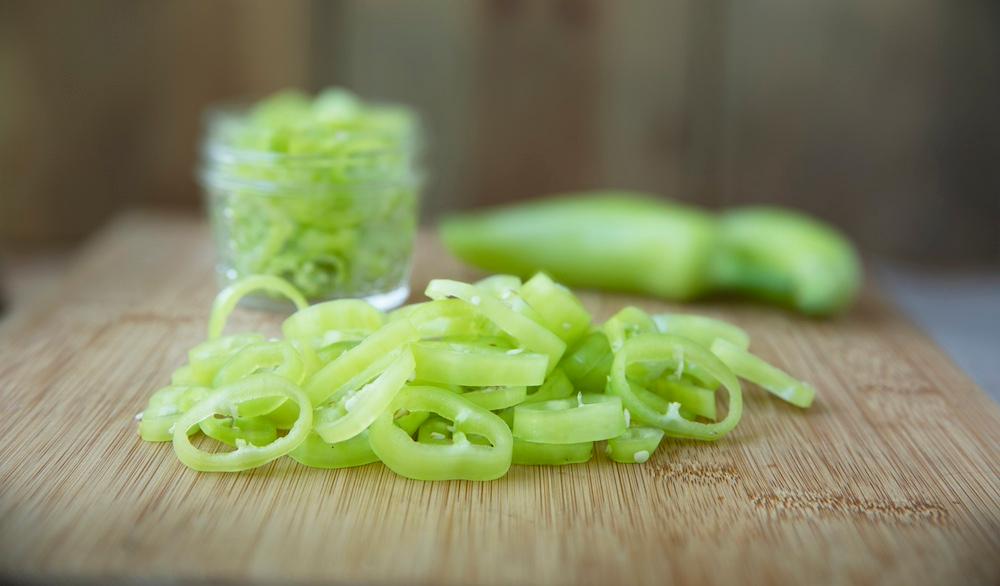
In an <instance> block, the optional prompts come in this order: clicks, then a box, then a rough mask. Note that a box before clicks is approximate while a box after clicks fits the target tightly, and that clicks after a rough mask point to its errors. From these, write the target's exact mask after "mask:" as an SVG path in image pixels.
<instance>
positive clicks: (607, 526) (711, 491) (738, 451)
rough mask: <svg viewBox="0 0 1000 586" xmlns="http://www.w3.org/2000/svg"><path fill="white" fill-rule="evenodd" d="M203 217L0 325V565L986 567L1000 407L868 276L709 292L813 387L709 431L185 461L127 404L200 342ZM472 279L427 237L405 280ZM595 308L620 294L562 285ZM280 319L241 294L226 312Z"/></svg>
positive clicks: (812, 573)
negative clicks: (486, 469) (429, 461)
mask: <svg viewBox="0 0 1000 586" xmlns="http://www.w3.org/2000/svg"><path fill="white" fill-rule="evenodd" d="M211 264H212V250H211V248H210V244H209V241H208V234H207V231H206V229H205V227H204V226H203V225H202V224H200V223H199V222H197V221H194V220H189V219H185V218H177V217H175V218H170V217H162V216H157V217H150V216H130V217H128V218H126V219H124V220H122V221H120V222H118V223H117V224H115V225H114V226H113V227H111V228H110V229H109V230H108V231H106V232H105V233H104V234H103V235H102V236H101V237H100V238H99V239H98V240H96V241H95V242H94V243H92V245H91V246H90V247H89V249H88V250H87V251H86V252H85V253H84V254H83V255H82V256H81V257H80V259H79V261H78V262H77V264H76V265H75V266H74V268H73V269H72V270H71V271H69V274H68V276H67V277H66V281H65V283H64V285H63V286H62V289H61V294H60V295H59V296H57V299H55V300H54V301H51V302H43V303H40V304H38V305H36V306H35V308H34V310H33V311H31V312H28V313H23V314H21V316H20V318H19V319H17V320H15V323H14V324H13V325H11V326H9V327H6V328H5V329H4V330H3V332H0V380H2V381H3V385H2V386H0V405H3V417H0V578H5V580H0V581H7V580H11V579H29V580H38V581H51V580H54V579H58V578H71V579H76V580H90V581H94V582H97V583H107V582H114V581H140V580H142V581H147V580H148V581H153V582H155V581H171V582H172V583H173V582H175V581H178V580H179V581H185V580H192V581H206V580H208V581H216V580H219V581H228V582H233V583H291V582H301V583H309V582H319V581H323V582H334V583H354V582H366V583H369V582H378V583H391V582H398V583H435V584H436V583H540V584H553V583H593V584H609V583H633V582H634V583H671V582H673V583H718V584H723V583H730V584H732V583H745V582H749V583H770V582H779V581H780V582H788V583H852V584H863V583H875V582H878V583H909V584H916V583H948V584H975V583H982V584H988V583H996V582H997V580H998V579H1000V562H998V557H997V555H996V554H997V552H998V551H1000V482H998V477H1000V474H998V472H1000V470H998V461H1000V459H998V458H997V454H998V447H1000V409H998V408H997V406H996V405H995V404H994V403H992V402H991V401H990V400H989V399H988V398H987V397H986V396H985V395H984V394H983V393H982V392H981V390H979V389H978V388H976V386H975V385H974V384H973V383H971V382H970V381H969V379H968V378H967V377H966V376H965V375H964V374H963V373H961V372H960V371H959V370H958V369H957V368H956V367H955V366H954V365H953V364H952V363H951V362H950V361H949V360H948V359H947V358H946V357H945V356H944V355H943V354H942V353H941V352H940V351H939V350H938V349H937V348H936V347H934V346H933V344H931V343H930V342H929V341H928V340H927V338H926V337H924V336H923V335H922V334H921V333H920V332H919V331H918V330H916V329H915V328H914V327H913V326H912V325H910V324H909V323H908V322H907V321H905V320H904V319H903V318H902V317H900V315H899V314H897V313H896V312H895V311H894V310H893V309H892V308H890V307H889V306H887V305H886V304H885V303H883V302H882V301H880V299H879V297H878V295H877V294H876V293H874V292H870V293H868V294H867V295H866V296H865V297H864V298H863V299H862V301H861V303H860V304H859V306H858V307H857V308H856V309H855V310H854V311H852V312H851V313H850V314H849V315H847V316H845V317H844V318H842V319H839V320H836V321H814V320H807V319H803V318H799V317H796V316H793V315H789V314H787V313H783V312H781V311H779V310H774V309H771V308H764V307H758V306H751V305H732V304H725V303H721V302H719V303H708V304H700V305H698V306H697V310H699V311H703V312H704V313H706V314H710V315H717V316H723V317H726V318H727V319H731V320H733V321H735V322H736V323H738V324H740V325H741V326H744V327H746V328H747V329H748V330H749V331H750V332H751V334H752V335H753V336H754V342H755V347H756V350H757V351H758V352H759V353H760V354H761V355H762V356H764V357H765V358H767V359H769V360H773V361H774V362H775V363H777V364H778V365H780V366H782V367H784V368H787V369H788V370H790V371H792V372H794V373H797V374H800V375H802V376H803V377H804V378H807V379H810V380H812V381H814V382H815V383H816V384H817V386H818V387H819V389H820V397H819V400H818V401H817V404H816V405H815V406H814V407H813V408H812V409H811V410H809V411H807V412H801V411H799V410H797V409H795V408H793V407H790V406H788V405H785V404H783V403H781V402H779V401H774V400H771V399H770V398H769V397H767V396H765V395H764V393H762V392H760V391H759V390H758V389H754V388H748V389H747V390H746V395H747V404H746V411H745V416H744V420H743V421H742V422H741V424H740V426H739V427H738V428H737V429H736V431H735V432H733V434H731V435H730V436H729V437H727V438H725V439H724V440H722V441H720V442H717V443H712V444H705V443H696V442H684V441H669V442H667V443H666V444H665V445H664V447H663V448H661V450H660V451H658V452H657V453H656V454H655V455H654V457H653V458H652V459H651V461H650V462H649V463H648V464H647V465H644V466H629V465H617V464H613V463H611V462H609V461H607V460H606V459H604V458H603V457H598V458H597V459H595V460H594V461H592V462H590V463H588V464H585V465H580V466H572V467H564V468H532V467H520V466H518V467H514V468H513V469H512V470H511V472H510V474H509V475H508V476H507V477H505V478H504V479H502V480H499V481H496V482H491V483H471V482H443V483H422V482H415V481H410V480H406V479H402V478H398V477H396V476H394V475H393V474H392V473H391V472H389V471H388V470H387V469H385V468H384V467H382V466H381V465H378V464H376V465H370V466H366V467H363V468H360V469H354V470H342V471H321V470H312V469H306V468H303V467H300V466H298V465H296V464H295V463H294V462H292V461H290V460H287V459H284V460H281V461H279V462H275V463H273V464H272V465H269V466H266V467H264V468H262V469H259V470H256V471H253V472H250V473H245V474H236V475H209V474H198V473H195V472H192V471H190V470H188V469H186V468H184V467H183V466H182V465H181V464H180V463H178V462H177V461H176V459H175V458H174V456H173V453H172V451H171V449H170V447H169V446H167V445H152V444H146V443H143V442H141V441H140V440H139V439H138V438H137V436H136V433H135V423H134V421H133V420H132V416H133V415H134V414H135V413H136V412H138V411H139V410H140V409H141V408H142V406H143V404H144V401H145V400H146V398H147V396H148V395H149V393H150V392H151V391H152V390H153V389H155V388H156V387H157V386H159V385H162V384H163V383H164V382H166V380H167V377H168V375H169V373H170V371H171V370H172V369H173V368H175V367H176V366H177V365H179V364H180V363H181V361H182V360H183V359H184V355H185V352H186V350H187V348H189V347H190V346H192V345H193V344H195V343H196V342H198V341H199V340H200V338H201V337H202V335H203V333H204V327H205V317H206V314H207V310H208V306H209V303H210V301H211V298H212V295H213V292H214V291H213V289H214V283H213V282H212V277H211ZM446 275H447V276H457V277H463V276H469V273H467V272H466V271H464V270H463V269H461V268H460V267H459V266H458V265H457V264H456V263H455V262H454V261H453V260H451V259H450V258H449V257H448V256H447V255H446V254H445V253H444V251H443V250H442V249H441V248H440V246H439V245H438V244H437V243H436V242H435V241H434V240H433V238H431V237H429V236H427V235H424V236H423V237H422V239H421V241H420V246H419V251H418V257H417V266H416V271H415V276H414V279H413V283H414V285H415V287H416V288H417V289H418V290H419V289H422V287H423V285H424V284H425V283H426V281H427V280H428V279H429V278H431V277H432V276H433V277H438V276H446ZM584 300H585V302H586V304H587V305H588V306H589V307H590V308H591V309H593V310H594V311H595V313H596V315H597V316H598V317H599V318H604V317H607V316H608V315H609V314H610V313H612V312H613V311H615V310H616V309H617V308H618V307H620V306H621V305H622V304H624V303H638V304H640V305H642V306H644V307H648V308H649V309H654V310H656V309H666V308H670V307H673V306H672V305H670V304H665V303H660V302H655V301H650V300H646V299H640V298H633V297H627V296H618V295H602V294H598V293H586V294H584ZM277 322H278V317H277V316H274V315H269V314H259V313H253V312H247V311H240V312H238V313H237V314H236V316H235V324H234V326H235V327H240V328H246V327H263V328H274V327H275V326H276V324H277Z"/></svg>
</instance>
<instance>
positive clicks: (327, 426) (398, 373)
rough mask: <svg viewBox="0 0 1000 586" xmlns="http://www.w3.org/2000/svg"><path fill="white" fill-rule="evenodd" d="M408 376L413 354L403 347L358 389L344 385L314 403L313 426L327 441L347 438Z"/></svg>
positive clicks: (368, 420) (361, 428) (379, 411)
mask: <svg viewBox="0 0 1000 586" xmlns="http://www.w3.org/2000/svg"><path fill="white" fill-rule="evenodd" d="M412 376H413V354H412V353H411V352H410V351H409V349H406V348H404V349H403V350H402V351H400V352H399V353H398V355H397V356H396V357H395V359H394V360H393V362H392V364H390V365H389V367H388V368H386V369H385V371H384V372H382V374H380V375H378V376H377V377H376V378H375V380H373V381H372V382H370V383H368V384H366V385H364V386H363V387H361V388H360V389H352V388H350V387H346V388H344V389H342V390H341V391H338V392H337V393H335V394H334V395H333V396H332V397H331V398H330V401H329V403H327V404H325V405H321V406H319V407H317V408H316V417H315V421H316V423H315V427H314V430H315V431H316V433H318V434H319V436H320V437H321V438H323V441H325V442H327V443H331V444H334V443H337V442H343V441H347V440H349V439H351V438H352V437H354V436H356V435H358V434H359V433H361V432H363V431H364V430H365V429H367V428H368V426H369V425H371V423H372V422H373V421H375V419H376V418H378V416H379V415H381V414H382V412H383V411H385V410H386V408H387V407H389V404H390V403H392V400H393V399H394V398H395V397H396V394H398V393H399V391H400V389H402V388H403V385H404V384H406V381H407V379H409V378H411V377H412Z"/></svg>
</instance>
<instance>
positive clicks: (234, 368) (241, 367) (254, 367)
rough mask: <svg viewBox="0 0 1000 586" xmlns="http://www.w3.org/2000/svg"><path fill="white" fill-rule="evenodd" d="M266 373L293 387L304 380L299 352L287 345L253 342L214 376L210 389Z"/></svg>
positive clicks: (275, 342) (274, 342) (281, 342)
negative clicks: (282, 378) (288, 381)
mask: <svg viewBox="0 0 1000 586" xmlns="http://www.w3.org/2000/svg"><path fill="white" fill-rule="evenodd" d="M262 371H267V372H271V373H272V374H276V375H278V376H282V377H285V378H287V379H288V380H290V381H292V382H293V383H295V384H301V383H302V379H303V378H305V374H306V373H305V363H304V362H303V360H302V357H301V356H300V355H299V352H298V351H297V350H296V349H295V348H294V347H293V346H292V345H291V344H289V343H288V342H285V341H281V340H276V341H273V342H256V343H253V344H247V345H246V346H244V347H243V348H241V349H240V350H239V352H237V353H236V354H234V355H233V357H232V358H230V359H229V360H227V361H226V363H225V364H224V365H223V366H222V368H220V369H219V372H217V373H216V374H215V378H214V380H213V386H216V387H223V386H226V385H228V384H231V383H234V382H236V381H238V380H239V379H241V378H244V377H246V376H248V375H251V374H254V373H257V372H262Z"/></svg>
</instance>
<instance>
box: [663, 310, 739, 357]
mask: <svg viewBox="0 0 1000 586" xmlns="http://www.w3.org/2000/svg"><path fill="white" fill-rule="evenodd" d="M652 319H653V322H654V323H655V324H656V329H657V330H658V331H659V332H660V333H661V334H672V335H674V336H681V337H682V338H687V339H689V340H693V341H695V342H698V343H699V344H701V345H702V346H704V347H706V348H709V347H711V345H712V342H714V341H715V339H716V338H722V339H723V340H727V341H728V342H730V343H732V344H734V345H736V346H738V347H740V348H742V349H744V350H746V349H747V348H749V347H750V334H748V333H747V332H746V330H744V329H743V328H741V327H738V326H734V325H733V324H731V323H729V322H724V321H722V320H721V319H713V318H710V317H706V316H703V315H694V314H689V313H659V314H656V315H654V316H652Z"/></svg>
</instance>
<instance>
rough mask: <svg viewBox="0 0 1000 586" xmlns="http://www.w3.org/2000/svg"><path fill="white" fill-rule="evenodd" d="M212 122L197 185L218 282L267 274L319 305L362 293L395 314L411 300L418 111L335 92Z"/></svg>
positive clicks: (212, 116)
mask: <svg viewBox="0 0 1000 586" xmlns="http://www.w3.org/2000/svg"><path fill="white" fill-rule="evenodd" d="M331 102H332V104H331ZM206 121H207V125H206V126H207V130H206V133H205V141H204V145H203V149H202V165H201V172H200V180H201V184H202V187H203V189H204V192H205V196H206V202H207V207H208V210H209V216H210V220H211V224H212V230H213V235H214V238H215V243H216V247H217V251H218V264H217V273H218V277H219V282H220V286H225V285H227V284H229V283H231V282H232V281H235V280H237V279H239V278H241V277H244V276H247V275H251V274H267V275H276V276H279V277H282V278H284V279H286V280H288V281H289V282H291V283H292V284H293V285H295V286H296V287H297V288H298V289H299V290H300V291H302V293H303V294H304V295H305V296H306V298H308V299H309V300H310V301H311V302H317V301H325V300H330V299H339V298H362V299H365V300H367V301H368V302H370V303H371V304H372V305H374V306H375V307H378V308H379V309H382V310H388V309H392V308H394V307H397V306H399V305H401V304H402V303H403V302H404V301H405V300H406V298H407V297H408V295H409V276H410V266H411V258H412V252H413V242H414V236H415V230H416V222H417V207H418V192H419V187H420V183H421V178H420V173H419V170H418V168H417V167H418V166H417V150H418V138H419V137H418V126H417V124H416V119H415V117H414V116H413V114H412V113H411V112H409V111H408V110H405V109H402V108H398V107H389V106H369V105H363V104H361V103H360V102H359V101H358V100H357V99H356V98H354V97H353V96H351V95H350V94H347V93H346V92H343V91H341V90H333V91H327V92H325V93H324V94H321V95H320V96H319V97H317V98H316V99H315V100H309V99H308V98H306V97H305V96H302V95H301V94H291V97H289V95H288V94H279V95H278V96H275V97H273V98H270V99H268V100H265V101H264V102H261V103H260V104H258V105H257V106H255V107H253V108H251V109H249V110H246V109H244V110H240V109H220V110H216V111H213V112H210V113H209V115H208V116H207V120H206ZM251 301H252V302H253V303H254V304H255V305H257V306H274V305H275V304H276V303H277V302H276V301H273V300H271V299H270V298H268V297H266V294H261V295H258V296H257V297H255V298H253V299H251Z"/></svg>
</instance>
